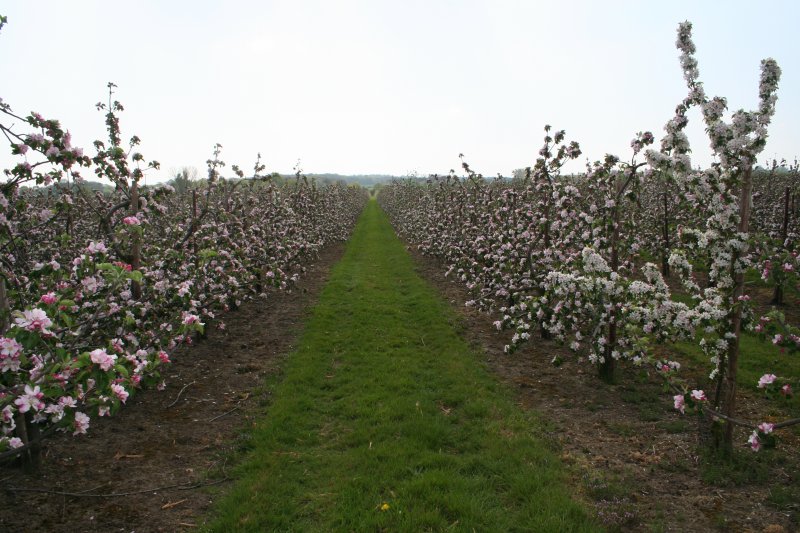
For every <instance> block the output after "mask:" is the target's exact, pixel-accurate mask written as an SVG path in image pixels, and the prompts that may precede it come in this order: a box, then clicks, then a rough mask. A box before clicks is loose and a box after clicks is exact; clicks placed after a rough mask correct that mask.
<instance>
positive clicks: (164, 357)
mask: <svg viewBox="0 0 800 533" xmlns="http://www.w3.org/2000/svg"><path fill="white" fill-rule="evenodd" d="M158 360H159V361H161V362H162V363H169V362H170V361H169V354H167V352H165V351H164V350H159V352H158Z"/></svg>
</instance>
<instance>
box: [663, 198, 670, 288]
mask: <svg viewBox="0 0 800 533" xmlns="http://www.w3.org/2000/svg"><path fill="white" fill-rule="evenodd" d="M663 230H664V242H663V246H664V249H663V250H662V251H661V274H663V276H664V277H665V278H666V277H669V248H670V242H669V212H668V211H667V193H666V192H665V193H664V228H663Z"/></svg>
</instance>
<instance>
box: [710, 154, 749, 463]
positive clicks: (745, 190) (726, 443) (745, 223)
mask: <svg viewBox="0 0 800 533" xmlns="http://www.w3.org/2000/svg"><path fill="white" fill-rule="evenodd" d="M752 192H753V175H752V168H750V167H748V168H747V169H746V170H745V173H744V182H743V183H742V190H741V194H740V196H739V232H740V233H744V234H747V233H748V231H749V229H750V204H751V196H752ZM739 257H741V254H739V253H736V254H734V257H733V259H732V261H731V268H732V269H733V268H734V264H735V262H736V261H737V259H738V258H739ZM743 294H744V272H737V273H736V274H735V275H734V287H733V309H732V311H731V331H730V333H732V334H733V338H732V339H731V340H730V341H729V344H728V354H727V365H726V367H727V368H726V372H725V377H724V379H725V392H724V402H723V406H722V414H724V415H726V416H729V417H733V416H734V415H735V413H736V375H737V370H738V368H739V338H740V336H741V333H742V302H740V301H739V297H741V296H742V295H743ZM733 428H734V424H733V423H731V422H725V423H724V431H723V432H722V435H721V437H722V439H721V442H718V443H717V444H718V446H717V447H718V449H719V450H720V451H722V452H723V453H724V454H726V455H727V454H729V453H730V452H731V451H732V450H733Z"/></svg>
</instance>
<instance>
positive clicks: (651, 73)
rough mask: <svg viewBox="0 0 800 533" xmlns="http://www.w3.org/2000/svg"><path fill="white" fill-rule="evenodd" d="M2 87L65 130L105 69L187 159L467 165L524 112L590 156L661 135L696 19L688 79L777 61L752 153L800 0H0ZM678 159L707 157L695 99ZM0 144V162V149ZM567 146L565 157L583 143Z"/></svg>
mask: <svg viewBox="0 0 800 533" xmlns="http://www.w3.org/2000/svg"><path fill="white" fill-rule="evenodd" d="M0 14H4V15H6V16H8V19H9V21H8V25H7V26H6V27H5V28H4V29H3V30H2V31H0V65H1V68H2V77H0V97H2V98H3V100H4V101H5V102H7V103H9V104H11V106H12V108H13V109H14V110H15V111H16V112H18V113H21V114H27V112H29V111H32V110H35V111H38V112H40V113H42V114H43V115H44V116H45V117H47V118H58V119H60V120H61V121H62V123H63V124H64V125H65V126H66V127H67V128H68V129H70V131H71V132H72V134H73V144H76V145H79V146H83V147H84V149H85V150H86V152H87V153H88V154H92V153H93V152H94V149H93V147H92V146H91V143H92V141H93V140H94V139H98V138H99V139H105V132H104V125H103V116H102V114H101V113H99V112H97V111H96V110H95V109H94V104H95V103H96V102H98V101H100V100H103V101H105V100H106V95H105V91H106V88H105V87H106V83H107V82H108V81H113V82H114V83H116V84H117V85H118V86H119V88H118V89H117V94H116V97H117V98H118V99H119V100H120V101H121V102H122V103H123V105H124V106H125V112H124V113H123V114H122V117H121V124H122V130H123V137H124V138H129V137H130V136H131V135H134V134H136V135H138V136H139V137H141V138H142V141H143V144H142V146H141V151H142V152H143V154H144V155H145V157H146V158H147V159H148V160H150V159H157V160H159V161H160V162H161V164H162V170H161V172H159V173H156V174H151V175H150V176H149V177H148V181H156V180H159V179H167V178H169V177H170V171H171V170H172V169H177V168H179V167H182V166H194V167H197V168H198V170H199V172H200V175H201V176H202V175H204V173H205V161H206V160H207V159H208V158H209V157H210V156H211V149H212V147H213V145H214V144H215V143H217V142H219V143H221V144H222V145H223V147H224V151H223V156H222V157H223V159H224V160H225V161H226V162H227V163H228V167H227V168H228V169H229V168H230V165H231V164H232V163H236V164H239V165H240V166H242V167H243V168H245V169H247V170H249V169H251V168H252V165H253V162H254V160H255V156H256V153H257V152H261V154H262V155H263V158H264V162H265V163H266V165H267V169H268V170H269V171H278V172H282V173H286V172H291V171H292V168H293V167H294V166H295V164H296V163H297V161H298V160H300V165H301V167H302V169H303V170H304V171H305V172H307V173H323V172H337V173H341V174H378V173H386V174H396V175H402V174H406V173H408V172H412V171H414V172H417V173H419V174H420V175H427V174H428V173H446V172H447V171H449V170H450V169H451V168H456V169H458V168H459V159H458V154H459V153H462V152H463V153H464V154H465V155H466V158H467V161H469V162H470V164H471V165H472V167H473V168H474V169H475V170H476V171H479V172H482V173H484V174H485V175H495V174H497V173H502V174H504V175H509V174H510V173H511V171H513V170H514V169H515V168H520V167H524V166H527V165H531V164H533V162H534V161H535V159H536V157H537V152H538V149H539V147H540V146H541V139H542V135H543V133H542V128H543V126H544V125H545V124H551V125H552V126H553V127H554V128H557V129H565V130H566V131H567V136H568V137H567V138H568V140H577V141H578V142H579V143H580V144H581V147H582V149H583V151H584V154H585V156H584V157H589V158H590V159H592V160H596V159H599V158H602V156H603V155H604V154H605V153H615V154H617V155H620V156H621V157H623V158H624V159H627V158H629V156H630V149H629V142H630V140H631V139H632V138H633V136H634V135H635V134H636V133H637V132H638V131H644V130H651V131H653V133H654V134H655V135H656V138H657V139H660V137H661V135H662V133H663V130H662V128H663V125H664V123H665V122H666V121H667V120H668V119H669V118H670V117H671V116H672V114H673V112H674V108H675V105H676V104H677V103H678V102H679V101H680V99H682V98H683V96H684V95H685V93H686V90H685V86H684V81H683V77H682V73H681V70H680V67H679V64H678V52H677V50H676V49H675V30H676V28H677V25H678V23H679V22H681V21H683V20H690V21H692V22H693V23H694V40H695V43H696V45H697V48H698V53H697V57H698V60H699V62H700V74H701V80H702V81H703V82H704V84H705V87H706V91H707V93H708V94H709V95H721V96H725V97H727V98H728V103H729V107H730V108H731V109H734V110H735V109H739V108H742V107H743V108H745V109H748V110H750V109H753V108H755V107H756V105H757V95H758V77H759V65H760V61H761V59H763V58H766V57H773V58H775V59H776V60H777V61H778V64H779V65H780V67H781V68H782V70H783V77H782V80H781V83H780V89H779V93H778V98H779V99H778V104H777V113H776V116H775V118H774V121H773V124H772V126H771V128H770V138H769V141H768V144H767V148H766V150H765V151H764V153H763V154H762V157H761V160H762V161H763V160H766V158H768V157H769V158H772V157H774V156H778V157H779V158H780V157H786V158H787V159H793V158H794V157H795V156H796V155H800V133H798V132H799V131H800V127H799V126H798V125H800V37H798V35H800V34H798V30H797V24H798V21H800V2H796V1H794V0H784V1H762V2H759V4H758V6H757V5H756V3H754V2H753V1H752V0H750V1H747V2H745V1H721V0H720V1H709V0H705V1H702V0H692V1H669V2H666V1H663V0H662V1H653V2H644V1H622V0H619V1H608V2H590V1H588V0H585V1H560V2H557V1H549V2H539V1H528V2H523V1H502V0H494V1H455V0H451V1H443V0H404V1H397V0H392V1H378V0H375V1H356V0H352V1H335V0H331V1H303V0H294V1H254V0H253V1H245V0H238V1H237V0H227V1H216V2H212V1H202V0H194V1H184V0H181V1H168V0H160V1H155V0H153V1H150V0H141V1H126V2H122V1H116V0H71V1H64V0H37V1H36V2H33V1H30V0H6V1H4V2H3V3H2V4H0ZM690 120H692V124H691V125H690V130H689V135H690V139H691V140H692V146H693V149H694V156H693V163H694V164H702V165H707V164H708V163H709V162H710V160H711V159H710V155H709V150H708V149H707V145H708V142H707V140H706V138H705V135H704V133H703V127H702V124H701V123H700V122H699V120H700V117H699V114H697V113H694V114H692V115H690ZM8 153H9V150H8V147H7V145H6V144H3V145H2V146H1V147H0V168H6V167H8V166H9V164H10V162H11V161H12V158H11V156H9V155H7V154H8ZM582 159H583V158H582Z"/></svg>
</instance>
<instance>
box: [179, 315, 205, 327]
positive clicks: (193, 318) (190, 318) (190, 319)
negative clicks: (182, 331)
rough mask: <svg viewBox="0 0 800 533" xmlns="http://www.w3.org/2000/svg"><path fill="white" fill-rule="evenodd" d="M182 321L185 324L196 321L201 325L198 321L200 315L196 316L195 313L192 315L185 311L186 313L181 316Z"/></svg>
mask: <svg viewBox="0 0 800 533" xmlns="http://www.w3.org/2000/svg"><path fill="white" fill-rule="evenodd" d="M183 323H184V324H186V325H189V324H194V323H198V324H200V325H201V326H202V325H203V323H202V322H200V317H199V316H197V315H193V314H191V313H186V315H185V316H184V317H183Z"/></svg>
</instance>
